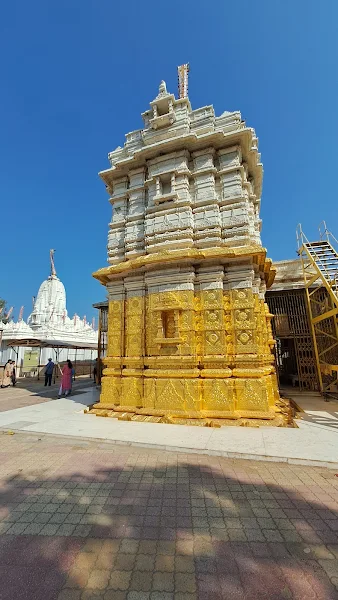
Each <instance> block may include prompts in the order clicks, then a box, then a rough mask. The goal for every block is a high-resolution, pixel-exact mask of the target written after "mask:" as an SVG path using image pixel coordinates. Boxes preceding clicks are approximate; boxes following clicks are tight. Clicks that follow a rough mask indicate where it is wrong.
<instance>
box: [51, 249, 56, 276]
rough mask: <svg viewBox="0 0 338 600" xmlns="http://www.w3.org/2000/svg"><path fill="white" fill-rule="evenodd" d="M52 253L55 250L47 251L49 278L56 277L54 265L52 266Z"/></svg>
mask: <svg viewBox="0 0 338 600" xmlns="http://www.w3.org/2000/svg"><path fill="white" fill-rule="evenodd" d="M54 253H55V250H53V249H52V250H50V251H49V257H50V275H51V277H56V270H55V264H54Z"/></svg>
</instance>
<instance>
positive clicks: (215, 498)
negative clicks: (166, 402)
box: [0, 433, 338, 600]
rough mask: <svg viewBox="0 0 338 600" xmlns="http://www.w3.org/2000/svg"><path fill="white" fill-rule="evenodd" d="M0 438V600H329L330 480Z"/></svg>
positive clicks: (301, 472) (335, 488)
mask: <svg viewBox="0 0 338 600" xmlns="http://www.w3.org/2000/svg"><path fill="white" fill-rule="evenodd" d="M0 442H1V445H0V501H1V502H0V532H1V536H0V598H1V600H85V599H88V600H89V599H90V600H95V599H103V600H110V599H111V600H171V599H172V600H195V599H197V600H207V599H210V600H220V599H225V600H235V599H236V600H255V599H257V600H258V599H259V600H265V599H266V600H279V599H280V600H285V599H294V600H303V599H304V600H305V599H306V600H311V599H317V600H334V599H338V591H337V590H338V520H337V514H338V477H337V476H336V474H335V472H334V471H330V470H326V469H319V468H311V467H301V466H292V465H286V464H282V463H281V464H279V463H274V462H253V461H241V460H229V459H223V458H219V457H208V456H205V455H203V456H199V455H196V454H191V455H189V454H183V453H180V454H176V453H171V452H162V451H157V450H149V449H145V448H135V447H133V448H130V447H128V446H118V445H115V444H113V445H110V444H108V443H96V442H85V441H81V440H72V439H69V440H67V441H65V440H64V439H60V438H53V437H43V438H39V436H38V435H35V434H34V435H30V434H15V435H6V434H5V433H2V434H0Z"/></svg>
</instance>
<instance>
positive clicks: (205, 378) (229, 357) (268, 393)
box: [101, 261, 277, 418]
mask: <svg viewBox="0 0 338 600" xmlns="http://www.w3.org/2000/svg"><path fill="white" fill-rule="evenodd" d="M254 282H255V269H254V265H252V262H251V261H248V262H246V263H245V262H242V263H240V264H238V265H237V266H236V265H232V266H231V267H230V266H229V267H228V268H227V267H222V266H220V265H215V266H213V267H205V266H190V267H181V268H173V269H166V270H165V271H162V270H160V271H154V272H149V273H145V274H143V275H142V276H137V277H126V278H124V279H123V280H120V281H116V282H114V283H113V282H112V283H110V284H109V285H108V291H109V332H108V352H107V355H108V357H107V358H106V361H105V362H106V364H107V368H106V370H105V371H104V378H103V381H102V396H101V403H103V404H106V405H109V406H112V405H118V406H120V407H125V408H126V409H128V408H130V407H137V408H138V409H139V410H141V409H144V410H145V412H146V413H147V414H152V415H165V414H168V415H171V416H186V417H188V418H189V417H190V418H191V417H196V416H198V415H199V416H205V417H209V418H212V417H213V418H217V417H222V418H226V417H250V416H252V415H253V414H254V416H255V417H257V418H273V417H274V416H275V413H274V411H273V406H274V403H275V400H276V397H277V390H276V381H275V375H274V370H273V360H272V354H271V346H272V345H273V343H274V342H273V339H272V333H271V327H270V318H271V316H270V315H269V313H268V310H267V306H266V304H265V302H264V299H263V297H262V294H261V293H260V292H259V290H257V289H255V287H254Z"/></svg>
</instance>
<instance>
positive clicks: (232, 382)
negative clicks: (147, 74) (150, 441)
mask: <svg viewBox="0 0 338 600" xmlns="http://www.w3.org/2000/svg"><path fill="white" fill-rule="evenodd" d="M142 117H143V119H144V129H142V130H137V131H134V132H131V133H129V134H127V136H126V143H125V145H124V147H123V148H120V147H119V148H117V149H116V150H115V151H113V152H111V153H110V154H109V160H110V168H109V169H107V170H106V171H102V172H101V174H100V175H101V177H102V179H103V180H104V182H105V184H106V187H107V190H108V193H109V194H110V203H111V204H112V220H111V223H110V226H109V234H108V263H109V266H108V267H106V268H104V269H100V270H99V271H98V272H97V273H95V274H94V276H95V277H96V278H97V279H98V280H99V281H101V283H103V284H104V285H105V286H106V287H107V291H108V295H109V323H108V349H107V356H106V358H105V363H106V369H105V370H104V373H103V380H102V394H101V400H100V404H99V405H98V410H100V408H101V409H102V410H104V409H105V408H107V409H110V410H111V411H113V412H114V411H115V409H117V407H119V411H120V412H123V410H124V409H125V410H126V411H127V412H128V411H129V412H134V413H135V414H136V415H140V416H141V415H148V416H154V417H156V416H159V417H163V416H167V417H170V416H172V417H175V416H176V417H177V418H179V417H182V418H184V417H185V418H194V417H197V418H204V417H205V419H208V418H209V419H212V418H214V419H217V418H237V417H238V418H240V417H255V418H263V419H274V417H275V416H276V412H277V409H276V401H277V400H278V392H277V386H276V376H275V372H274V366H273V362H274V359H273V353H272V347H273V345H274V341H273V339H272V333H271V325H270V320H271V315H270V314H269V311H268V309H267V305H266V304H265V302H264V294H265V289H266V284H267V283H271V276H270V275H271V273H270V267H271V261H269V260H267V259H266V252H265V249H264V248H262V243H261V238H260V230H261V220H260V218H259V208H260V195H261V188H262V164H261V162H260V154H259V153H258V141H257V138H256V134H255V132H254V130H253V129H252V128H248V127H246V125H245V123H244V122H243V121H242V119H241V115H240V113H238V112H233V113H229V112H224V113H223V114H222V115H221V116H220V117H215V113H214V110H213V107H212V106H206V107H202V108H200V109H197V110H192V109H191V105H190V102H189V99H188V98H180V99H178V100H176V99H175V97H174V96H173V95H172V94H169V93H168V92H167V90H166V86H165V83H164V82H161V85H160V88H159V94H158V96H157V97H156V98H155V100H153V101H152V102H151V103H150V109H149V110H148V111H146V112H145V113H143V115H142ZM272 279H273V277H272Z"/></svg>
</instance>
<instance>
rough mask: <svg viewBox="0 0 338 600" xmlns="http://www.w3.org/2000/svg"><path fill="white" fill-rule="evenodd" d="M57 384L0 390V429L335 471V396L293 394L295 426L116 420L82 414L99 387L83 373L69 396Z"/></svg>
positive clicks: (337, 454) (23, 384) (337, 404)
mask: <svg viewBox="0 0 338 600" xmlns="http://www.w3.org/2000/svg"><path fill="white" fill-rule="evenodd" d="M57 393H58V385H57V384H56V385H54V386H52V387H51V388H45V387H44V385H43V383H42V382H40V383H39V382H33V383H29V382H27V381H26V380H20V381H19V383H18V386H17V387H16V388H12V387H11V388H8V389H4V390H0V432H1V431H6V430H8V429H9V430H12V431H16V432H17V431H20V432H26V433H27V432H30V433H32V432H34V433H41V434H53V435H55V434H57V435H60V434H61V435H64V436H71V437H80V438H87V439H97V440H100V439H101V440H109V441H110V442H115V443H119V444H121V443H123V444H131V445H142V446H147V447H148V446H149V447H152V448H157V449H163V450H169V449H170V450H175V451H178V450H180V451H185V452H197V453H205V454H210V455H212V454H217V455H218V456H224V457H229V458H250V459H251V458H254V459H258V460H259V459H263V460H266V459H269V460H278V461H281V460H283V461H289V462H298V463H300V462H305V463H306V464H308V465H310V464H311V465H312V466H330V467H332V468H336V469H337V472H338V402H337V401H330V402H325V401H324V400H323V398H322V397H320V396H319V395H316V394H313V395H311V394H310V395H306V394H305V395H304V394H295V399H296V402H297V403H298V404H299V405H300V406H301V407H302V409H303V411H304V412H301V413H299V418H298V419H297V426H298V427H297V428H285V427H277V428H276V427H259V428H252V427H221V428H214V427H195V426H192V425H190V426H182V425H167V424H163V423H161V424H158V423H140V422H137V421H129V422H128V421H119V420H117V419H112V418H102V417H96V416H95V415H93V414H85V413H84V411H85V409H86V408H87V406H88V405H91V404H93V403H95V402H97V401H98V398H99V389H97V387H96V386H94V385H93V382H92V380H90V379H88V378H81V377H80V378H79V379H77V380H76V382H75V385H74V389H73V393H72V395H71V397H69V398H61V399H60V400H58V399H57Z"/></svg>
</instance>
